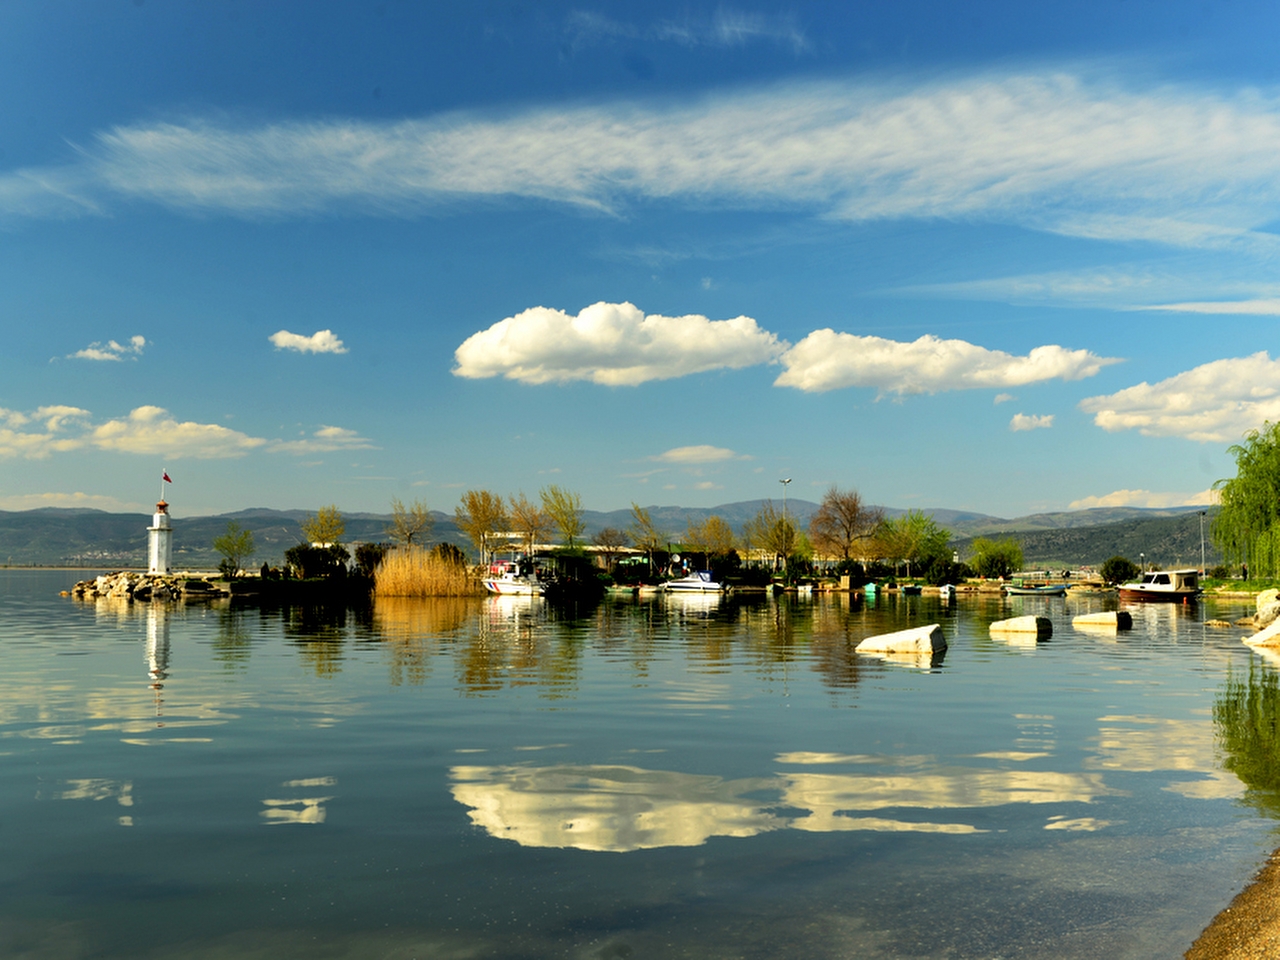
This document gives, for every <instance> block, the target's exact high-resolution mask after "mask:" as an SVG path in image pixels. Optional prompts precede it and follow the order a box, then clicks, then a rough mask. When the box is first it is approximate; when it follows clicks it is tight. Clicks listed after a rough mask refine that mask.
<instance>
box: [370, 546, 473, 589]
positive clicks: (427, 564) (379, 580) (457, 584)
mask: <svg viewBox="0 0 1280 960" xmlns="http://www.w3.org/2000/svg"><path fill="white" fill-rule="evenodd" d="M373 589H374V593H375V594H376V595H377V596H379V597H475V596H480V595H482V594H483V593H484V584H482V583H481V582H480V580H479V579H477V578H476V577H475V576H473V575H472V573H471V571H470V570H469V569H468V568H467V567H466V566H464V565H461V564H458V563H453V562H450V561H449V560H445V559H443V558H441V557H440V556H439V555H438V554H435V553H431V552H430V551H427V550H423V549H422V548H421V547H410V548H408V549H407V550H406V549H399V550H393V551H391V552H390V553H388V554H387V555H386V556H385V557H383V558H382V563H380V564H379V565H378V569H377V571H376V572H375V574H374V588H373Z"/></svg>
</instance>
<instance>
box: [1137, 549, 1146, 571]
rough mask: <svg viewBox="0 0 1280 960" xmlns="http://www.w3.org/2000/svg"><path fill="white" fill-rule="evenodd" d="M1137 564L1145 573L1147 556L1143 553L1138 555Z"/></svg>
mask: <svg viewBox="0 0 1280 960" xmlns="http://www.w3.org/2000/svg"><path fill="white" fill-rule="evenodd" d="M1138 563H1139V564H1140V565H1141V566H1142V572H1143V573H1146V572H1147V555H1146V554H1145V553H1139V554H1138Z"/></svg>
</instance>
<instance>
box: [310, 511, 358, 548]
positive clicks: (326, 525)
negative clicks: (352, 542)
mask: <svg viewBox="0 0 1280 960" xmlns="http://www.w3.org/2000/svg"><path fill="white" fill-rule="evenodd" d="M299 526H301V527H302V535H303V536H304V537H305V538H306V539H307V542H308V543H318V544H322V545H328V544H331V543H341V542H342V535H343V534H344V533H346V532H347V521H346V520H344V519H343V518H342V511H341V510H339V509H338V507H337V505H336V504H329V506H327V507H321V508H320V509H319V510H317V511H316V512H315V513H314V514H307V518H306V519H305V520H303V521H302V523H301V524H299Z"/></svg>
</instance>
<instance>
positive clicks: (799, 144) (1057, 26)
mask: <svg viewBox="0 0 1280 960" xmlns="http://www.w3.org/2000/svg"><path fill="white" fill-rule="evenodd" d="M1029 7H1031V8H1033V9H1028V8H1029ZM1278 21H1280V16H1278V15H1277V8H1276V7H1275V5H1274V4H1265V3H1243V2H1242V3H1230V4H1212V5H1206V4H1203V3H1194V4H1192V3H1186V4H1183V3H1148V2H1137V0H1129V2H1126V3H1111V2H1108V3H1071V4H1053V3H1047V4H1038V5H1027V4H1023V3H1016V4H1015V3H967V4H956V3H911V2H904V3H899V4H851V3H832V4H798V5H787V6H773V5H760V4H740V5H732V4H720V3H717V4H697V3H693V4H690V3H684V2H681V3H669V4H664V3H645V4H626V3H611V4H603V5H599V4H598V5H590V4H578V3H565V4H556V3H545V4H524V3H501V2H494V3H489V4H484V5H478V4H477V5H469V4H425V3H412V4H411V3H400V2H392V0H387V2H375V3H337V2H333V3H325V2H308V3H283V2H280V3H269V2H260V3H248V2H241V0H226V2H219V3H208V4H196V3H179V2H160V0H121V2H115V0H110V2H108V0H102V2H95V3H84V2H82V0H71V2H58V0H40V2H30V3H28V2H22V0H11V2H9V3H6V4H4V5H3V6H0V89H3V90H4V92H5V95H4V96H3V97H0V333H3V338H4V344H5V346H4V349H3V351H0V509H10V510H14V509H27V508H31V507H39V506H93V507H100V508H102V509H108V510H120V509H146V508H147V506H148V504H149V502H150V501H151V498H152V497H154V496H155V495H156V492H157V491H158V489H159V477H160V472H161V470H162V469H167V470H168V472H169V475H170V476H171V477H172V478H173V480H174V483H173V486H172V487H169V488H168V489H167V491H166V492H167V494H168V495H169V499H170V501H171V502H172V503H173V504H174V512H175V513H176V514H177V515H179V516H181V515H192V514H201V513H213V512H223V511H232V510H237V509H241V508H244V507H249V506H268V507H280V508H286V507H304V508H311V509H314V508H315V507H317V506H320V505H323V504H327V503H336V504H338V505H339V506H340V507H341V508H343V509H345V510H352V511H358V510H370V511H378V512H386V511H387V510H388V509H389V507H388V505H389V503H390V500H391V498H393V497H399V498H400V499H402V500H405V501H411V500H415V499H420V500H423V501H425V502H426V503H427V504H428V505H429V506H430V507H432V508H434V509H442V510H446V511H451V510H452V509H453V507H454V505H455V504H456V503H457V501H458V497H459V495H460V494H461V493H462V491H464V490H466V489H467V488H473V487H484V488H488V489H492V490H494V491H496V492H499V493H503V494H511V493H518V492H520V491H524V492H527V493H529V494H530V495H534V494H536V492H537V491H538V490H539V489H540V488H541V487H544V486H546V485H549V484H553V483H554V484H558V485H560V486H562V487H565V488H568V489H570V490H574V491H577V492H579V493H580V494H581V495H582V498H583V502H584V504H585V505H586V506H587V507H589V508H592V509H600V510H608V509H615V508H619V507H625V506H627V505H628V504H629V503H630V502H631V501H638V502H640V503H642V504H681V505H685V506H712V505H715V504H717V503H724V502H731V501H736V500H747V499H755V498H760V497H775V498H777V497H779V496H780V495H781V491H782V488H781V486H780V484H779V480H781V479H784V478H787V477H790V478H792V483H791V484H790V486H789V488H788V491H789V496H792V497H804V498H807V499H812V500H816V499H819V498H820V496H821V493H822V491H823V490H825V489H826V488H828V487H829V486H831V485H833V484H834V485H837V486H839V487H842V488H856V489H858V490H859V491H861V492H862V493H863V495H864V496H865V497H866V498H867V499H868V500H870V501H872V502H876V503H881V504H884V505H887V506H893V507H904V508H905V507H925V508H927V507H931V506H938V507H944V506H945V507H953V508H962V509H972V510H979V511H983V512H986V513H992V514H997V515H1002V516H1015V515H1021V514H1025V513H1029V512H1033V511H1039V510H1058V509H1068V508H1079V507H1086V506H1095V505H1105V504H1131V505H1137V506H1165V505H1171V504H1192V503H1201V502H1204V501H1205V498H1206V497H1207V490H1208V488H1209V487H1210V485H1211V484H1212V483H1213V481H1214V480H1216V479H1219V478H1222V477H1225V476H1229V475H1231V474H1232V473H1233V472H1234V464H1233V461H1232V460H1231V458H1230V456H1229V455H1228V454H1227V448H1228V447H1229V446H1230V445H1231V444H1232V443H1234V442H1236V441H1238V440H1239V439H1240V438H1241V436H1242V435H1243V434H1244V432H1245V431H1247V430H1249V429H1252V428H1256V427H1259V426H1261V425H1262V424H1263V423H1264V421H1267V420H1271V421H1276V420H1280V348H1277V346H1276V345H1275V343H1274V336H1273V332H1274V330H1275V327H1276V318H1277V316H1280V271H1278V269H1277V254H1278V253H1280V236H1278V235H1277V224H1278V222H1280V159H1277V158H1280V77H1278V76H1277V69H1278V68H1277V59H1276V57H1275V55H1274V37H1275V36H1276V35H1277V27H1280V22H1278ZM1272 354H1276V355H1277V356H1276V357H1273V356H1272Z"/></svg>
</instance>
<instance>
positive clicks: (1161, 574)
mask: <svg viewBox="0 0 1280 960" xmlns="http://www.w3.org/2000/svg"><path fill="white" fill-rule="evenodd" d="M1199 595H1200V572H1199V571H1198V570H1152V571H1151V572H1150V573H1144V574H1143V575H1142V579H1141V580H1135V581H1133V582H1132V583H1122V584H1120V599H1121V600H1173V601H1176V602H1178V603H1187V602H1189V601H1191V600H1194V599H1195V598H1196V597H1198V596H1199Z"/></svg>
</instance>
